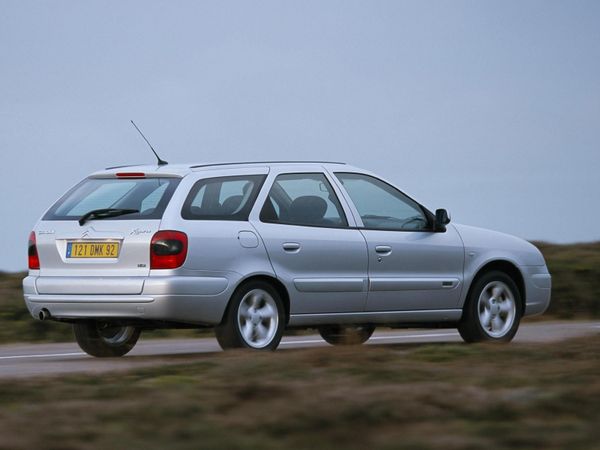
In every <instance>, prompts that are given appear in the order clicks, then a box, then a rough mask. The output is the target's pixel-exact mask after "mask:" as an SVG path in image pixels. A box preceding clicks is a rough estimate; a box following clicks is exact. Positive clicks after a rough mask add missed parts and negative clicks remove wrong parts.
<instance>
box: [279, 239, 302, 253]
mask: <svg viewBox="0 0 600 450" xmlns="http://www.w3.org/2000/svg"><path fill="white" fill-rule="evenodd" d="M282 247H283V249H284V250H285V251H286V252H290V253H293V252H297V251H298V250H300V244H299V243H297V242H284V243H283V245H282Z"/></svg>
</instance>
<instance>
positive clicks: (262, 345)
mask: <svg viewBox="0 0 600 450" xmlns="http://www.w3.org/2000/svg"><path fill="white" fill-rule="evenodd" d="M284 327H285V310H284V306H283V302H282V300H281V297H280V296H279V294H278V293H277V291H276V290H275V289H274V288H273V286H271V285H270V284H269V283H266V282H264V281H254V282H250V283H247V284H245V285H243V286H241V287H240V288H239V289H238V290H237V291H236V292H235V294H234V295H233V297H232V298H231V301H230V302H229V306H228V308H227V312H226V313H225V317H224V318H223V322H222V323H221V325H219V326H218V327H217V328H216V330H215V334H216V337H217V341H218V342H219V345H220V346H221V348H222V349H223V350H227V349H231V348H251V349H254V350H275V349H276V348H277V346H278V345H279V342H280V341H281V337H282V335H283V329H284Z"/></svg>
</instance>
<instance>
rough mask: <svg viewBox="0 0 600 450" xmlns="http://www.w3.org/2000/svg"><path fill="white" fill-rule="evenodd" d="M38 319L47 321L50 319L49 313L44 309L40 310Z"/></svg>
mask: <svg viewBox="0 0 600 450" xmlns="http://www.w3.org/2000/svg"><path fill="white" fill-rule="evenodd" d="M38 317H39V318H40V320H48V319H49V318H50V317H51V315H50V311H48V310H47V309H46V308H44V309H42V310H40V313H39V314H38Z"/></svg>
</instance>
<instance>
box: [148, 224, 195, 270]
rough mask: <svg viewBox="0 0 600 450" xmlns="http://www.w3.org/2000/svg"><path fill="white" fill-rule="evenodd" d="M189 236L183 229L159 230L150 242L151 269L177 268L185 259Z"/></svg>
mask: <svg viewBox="0 0 600 450" xmlns="http://www.w3.org/2000/svg"><path fill="white" fill-rule="evenodd" d="M187 249H188V238H187V235H186V234H185V233H182V232H181V231H159V232H158V233H156V234H155V235H154V236H153V237H152V242H151V243H150V268H151V269H176V268H177V267H180V266H181V265H182V264H183V262H184V261H185V257H186V256H187Z"/></svg>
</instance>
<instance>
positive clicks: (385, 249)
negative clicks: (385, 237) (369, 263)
mask: <svg viewBox="0 0 600 450" xmlns="http://www.w3.org/2000/svg"><path fill="white" fill-rule="evenodd" d="M375 251H376V252H377V253H379V254H380V255H389V254H390V253H392V247H390V246H389V245H378V246H377V247H375Z"/></svg>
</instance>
